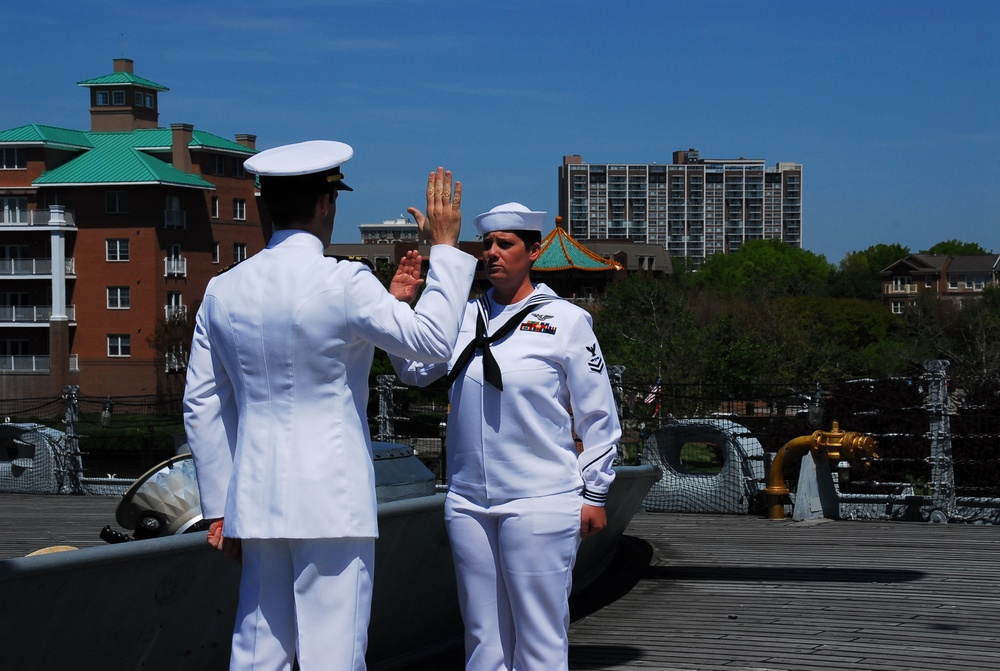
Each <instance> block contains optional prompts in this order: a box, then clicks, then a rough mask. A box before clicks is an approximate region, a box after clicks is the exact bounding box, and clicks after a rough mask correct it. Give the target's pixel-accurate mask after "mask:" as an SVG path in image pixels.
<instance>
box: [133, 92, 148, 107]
mask: <svg viewBox="0 0 1000 671" xmlns="http://www.w3.org/2000/svg"><path fill="white" fill-rule="evenodd" d="M145 100H146V99H145V97H143V95H142V92H140V91H136V92H135V106H136V107H145V102H144V101H145Z"/></svg>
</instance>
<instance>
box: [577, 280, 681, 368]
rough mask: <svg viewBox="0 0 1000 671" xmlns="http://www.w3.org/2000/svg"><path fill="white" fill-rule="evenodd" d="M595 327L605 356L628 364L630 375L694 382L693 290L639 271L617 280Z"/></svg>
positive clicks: (604, 303) (609, 360) (596, 319)
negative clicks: (692, 366) (691, 359)
mask: <svg viewBox="0 0 1000 671" xmlns="http://www.w3.org/2000/svg"><path fill="white" fill-rule="evenodd" d="M594 331H595V333H596V335H597V338H598V340H600V342H601V349H602V350H603V352H604V358H605V360H606V361H608V362H609V363H613V364H621V365H624V366H625V368H626V371H628V375H629V377H630V378H631V379H634V380H649V381H650V382H652V381H654V380H656V378H657V377H662V378H663V380H664V381H667V380H670V381H672V382H688V381H691V378H692V374H693V373H692V370H691V368H690V366H688V365H687V363H688V359H689V358H690V356H691V353H692V349H693V343H694V342H695V341H696V340H697V333H696V331H695V329H694V323H693V316H692V314H691V309H690V294H689V291H687V290H686V289H685V288H684V287H682V286H681V285H680V283H678V282H676V281H673V280H672V279H671V278H662V277H652V276H650V275H648V274H647V273H634V274H632V275H630V276H629V277H627V278H625V279H624V280H622V281H621V282H616V283H615V284H612V285H611V286H610V287H609V288H608V290H607V292H606V293H605V296H604V299H603V300H602V303H601V306H600V307H599V308H598V309H596V310H594Z"/></svg>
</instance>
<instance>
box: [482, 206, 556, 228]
mask: <svg viewBox="0 0 1000 671" xmlns="http://www.w3.org/2000/svg"><path fill="white" fill-rule="evenodd" d="M543 223H545V213H544V212H534V211H532V210H529V209H528V208H527V207H525V206H524V205H521V203H504V204H503V205H497V206H496V207H494V208H493V209H492V210H490V211H489V212H484V213H482V214H480V215H479V216H478V217H476V231H477V232H478V233H479V235H486V234H487V233H489V232H490V231H539V232H541V230H542V224H543Z"/></svg>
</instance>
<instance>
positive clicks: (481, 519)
mask: <svg viewBox="0 0 1000 671" xmlns="http://www.w3.org/2000/svg"><path fill="white" fill-rule="evenodd" d="M581 506H582V497H581V496H580V492H578V491H574V492H567V493H565V494H556V495H552V496H539V497H531V498H524V499H513V500H509V501H503V502H496V501H492V502H489V501H471V500H469V499H468V498H465V497H463V496H461V495H458V494H455V493H454V492H449V493H448V496H447V497H446V499H445V523H446V525H447V528H448V537H449V539H450V540H451V546H452V554H453V556H454V559H455V573H456V576H457V578H458V598H459V605H460V606H461V610H462V619H463V621H464V623H465V668H466V670H467V671H559V670H560V669H563V670H565V669H567V668H568V657H569V636H568V630H569V593H570V590H571V589H572V584H573V565H574V563H575V562H576V551H577V549H578V548H579V546H580V540H581V538H580V510H581Z"/></svg>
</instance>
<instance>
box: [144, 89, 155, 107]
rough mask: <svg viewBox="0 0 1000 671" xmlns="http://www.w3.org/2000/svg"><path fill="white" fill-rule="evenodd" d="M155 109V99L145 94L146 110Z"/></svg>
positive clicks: (149, 94)
mask: <svg viewBox="0 0 1000 671" xmlns="http://www.w3.org/2000/svg"><path fill="white" fill-rule="evenodd" d="M154 107H156V98H154V97H153V94H152V93H147V94H146V108H147V109H153V108H154Z"/></svg>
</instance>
